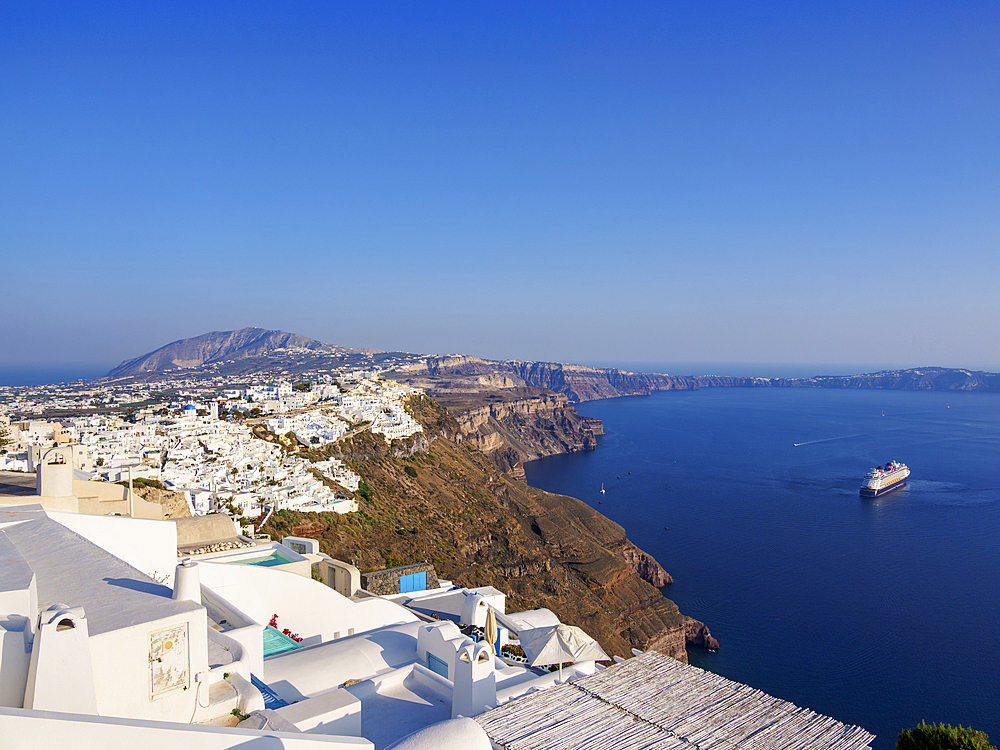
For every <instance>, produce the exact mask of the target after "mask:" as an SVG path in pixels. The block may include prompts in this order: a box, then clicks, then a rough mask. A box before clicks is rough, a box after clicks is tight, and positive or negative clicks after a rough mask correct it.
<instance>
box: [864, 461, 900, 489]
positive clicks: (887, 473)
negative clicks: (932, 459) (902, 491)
mask: <svg viewBox="0 0 1000 750" xmlns="http://www.w3.org/2000/svg"><path fill="white" fill-rule="evenodd" d="M908 476H910V470H909V469H908V468H907V466H906V464H901V463H900V462H899V461H890V462H889V463H887V464H886V465H885V466H876V467H875V468H874V469H872V470H871V471H869V472H868V473H867V474H865V483H864V484H863V485H861V494H862V495H864V496H865V497H878V496H879V495H884V494H885V493H887V492H892V491H893V490H895V489H898V488H900V487H902V486H903V485H904V484H906V478H907V477H908Z"/></svg>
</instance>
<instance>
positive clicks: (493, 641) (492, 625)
mask: <svg viewBox="0 0 1000 750" xmlns="http://www.w3.org/2000/svg"><path fill="white" fill-rule="evenodd" d="M483 633H484V634H485V635H486V640H487V641H489V643H490V648H492V649H493V651H494V653H496V650H497V635H499V631H498V630H497V613H496V612H494V611H493V607H487V608H486V626H485V627H484V628H483Z"/></svg>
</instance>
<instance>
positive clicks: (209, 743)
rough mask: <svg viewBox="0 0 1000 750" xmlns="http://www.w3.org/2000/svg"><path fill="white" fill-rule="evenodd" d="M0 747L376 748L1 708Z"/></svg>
mask: <svg viewBox="0 0 1000 750" xmlns="http://www.w3.org/2000/svg"><path fill="white" fill-rule="evenodd" d="M0 737H3V746H4V750H39V748H59V747H62V748H73V750H108V748H121V747H129V748H142V749H143V750H177V748H184V750H230V749H232V750H236V749H237V748H239V749H240V750H246V749H247V748H253V750H375V745H374V744H373V743H372V742H371V741H370V740H366V739H365V738H364V737H336V736H332V735H321V734H295V733H291V732H273V731H270V730H268V731H255V730H251V729H226V728H223V727H212V726H205V725H196V724H175V723H168V722H162V721H135V720H124V719H115V718H109V717H104V716H82V715H79V714H61V713H54V712H49V711H24V710H19V709H9V708H0Z"/></svg>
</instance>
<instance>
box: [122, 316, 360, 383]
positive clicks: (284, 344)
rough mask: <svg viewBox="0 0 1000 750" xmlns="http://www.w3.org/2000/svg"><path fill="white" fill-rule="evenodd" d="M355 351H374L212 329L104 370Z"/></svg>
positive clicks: (127, 371) (135, 371) (280, 334)
mask: <svg viewBox="0 0 1000 750" xmlns="http://www.w3.org/2000/svg"><path fill="white" fill-rule="evenodd" d="M359 351H376V350H374V349H372V350H359V349H346V348H344V347H341V346H336V345H335V344H325V343H323V342H322V341H317V340H316V339H310V338H306V337H305V336H299V335H298V334H295V333H288V332H287V331H271V330H267V329H264V328H241V329H239V330H238V331H212V332H211V333H204V334H202V335H201V336H196V337H195V338H191V339H180V340H178V341H174V342H172V343H170V344H167V345H166V346H163V347H160V348H159V349H157V350H156V351H155V352H150V353H149V354H144V355H142V356H141V357H136V358H135V359H130V360H128V361H126V362H122V363H121V364H120V365H118V366H117V367H116V368H114V369H113V370H112V371H111V372H109V373H108V377H110V378H120V377H132V376H136V375H141V374H142V373H147V372H161V371H165V370H173V369H177V368H182V369H190V368H196V367H201V366H202V365H206V364H209V365H210V364H218V363H222V362H228V361H232V360H241V359H252V358H259V357H273V356H278V355H288V354H294V353H311V354H327V355H330V354H338V353H357V352H359Z"/></svg>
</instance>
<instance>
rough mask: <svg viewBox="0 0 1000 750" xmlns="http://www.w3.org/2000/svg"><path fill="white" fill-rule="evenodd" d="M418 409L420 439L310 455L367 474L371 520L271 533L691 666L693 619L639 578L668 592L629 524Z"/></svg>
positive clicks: (302, 516) (297, 519)
mask: <svg viewBox="0 0 1000 750" xmlns="http://www.w3.org/2000/svg"><path fill="white" fill-rule="evenodd" d="M408 409H409V411H410V413H411V414H412V415H413V416H414V417H415V418H417V419H418V420H419V421H420V422H421V424H422V425H423V426H424V433H423V434H420V435H418V436H415V437H414V438H412V439H407V440H402V441H393V443H392V444H391V445H388V444H386V443H385V441H384V440H383V439H382V438H381V437H380V436H375V435H372V434H371V433H362V434H359V435H356V436H355V437H353V438H350V439H348V440H345V441H342V442H341V443H338V444H334V445H331V446H328V447H327V448H326V449H325V450H324V451H323V452H320V451H307V450H303V452H304V454H306V455H308V456H309V457H311V458H315V459H320V458H322V457H323V456H324V455H331V454H335V455H339V456H340V457H341V458H342V459H343V460H344V461H345V462H347V463H348V464H349V465H350V466H351V467H352V468H353V469H354V470H355V471H357V472H358V473H359V474H360V475H361V476H362V477H363V479H364V481H365V488H364V489H363V490H362V491H361V492H360V493H359V494H358V500H359V505H360V508H361V510H360V512H358V513H351V514H346V515H339V514H335V513H325V514H318V515H317V514H306V513H295V512H291V511H278V512H276V513H275V514H274V515H273V516H272V518H271V521H270V531H271V533H273V534H275V535H283V534H290V533H291V534H295V535H300V536H310V537H315V538H317V539H319V540H320V541H321V545H322V549H323V551H324V552H326V553H328V554H330V555H331V556H333V557H336V558H338V559H341V560H347V561H351V562H353V563H354V564H356V565H357V566H358V567H359V568H361V569H362V570H372V569H378V568H383V567H388V566H390V565H394V564H399V563H401V562H416V561H424V560H426V561H428V562H431V563H433V564H434V566H435V568H436V569H437V571H438V573H439V574H440V575H441V576H442V577H444V578H446V579H450V580H452V581H454V582H455V583H457V584H460V585H464V586H486V585H492V586H496V587H497V588H498V589H500V590H502V591H504V592H506V593H507V597H508V605H507V609H508V611H518V610H522V609H533V608H537V607H547V608H549V609H551V610H552V611H553V612H555V613H556V614H557V615H558V616H559V618H560V619H561V620H562V621H563V622H567V623H573V624H577V625H580V626H581V627H583V628H584V629H585V630H586V631H587V632H589V633H590V634H591V635H593V636H594V637H595V638H597V640H598V641H600V643H601V645H602V646H603V647H604V649H605V650H606V651H607V653H608V654H610V655H620V656H627V655H628V654H629V651H630V649H632V648H640V649H645V648H651V647H654V646H655V647H656V648H657V649H658V650H660V651H661V652H663V653H666V654H669V655H670V656H673V657H675V658H678V659H680V660H682V661H686V659H687V653H686V650H685V644H686V641H687V628H686V625H685V622H684V617H683V615H681V613H680V612H679V611H678V609H677V606H676V605H675V604H674V603H673V602H672V601H670V600H669V599H666V598H665V597H664V596H663V594H662V593H661V592H660V590H659V589H658V588H657V587H656V586H654V585H652V584H651V583H649V582H647V581H646V580H644V579H643V577H641V575H640V574H642V575H647V576H651V577H653V579H654V580H655V581H656V582H657V583H662V582H663V580H665V579H664V578H663V576H666V573H665V571H663V570H662V568H660V567H659V565H658V564H656V563H655V561H654V560H652V558H651V557H650V556H649V555H646V554H645V553H643V552H642V551H641V550H638V549H637V548H636V547H635V546H634V545H633V544H632V543H631V542H630V541H629V540H628V538H627V537H626V535H625V531H624V529H622V527H621V526H619V525H618V524H616V523H614V522H613V521H611V520H610V519H608V518H606V517H604V516H603V515H601V514H600V513H598V512H597V511H596V510H594V509H593V508H591V507H590V506H588V505H587V504H586V503H583V502H581V501H580V500H576V499H575V498H571V497H565V496H561V495H554V494H551V493H548V492H544V491H542V490H539V489H536V488H533V487H529V486H528V485H526V484H525V483H524V482H521V481H518V480H516V479H514V478H513V477H510V476H508V475H505V474H504V473H502V472H501V471H500V470H499V469H498V468H497V466H496V465H495V464H494V463H493V462H492V461H491V460H490V458H489V457H487V456H486V455H485V454H484V453H482V452H481V451H480V450H478V449H477V448H476V447H475V446H474V445H473V442H472V441H467V440H465V438H464V436H463V431H462V429H461V427H460V425H459V423H458V421H457V420H456V419H455V418H454V417H453V416H452V415H451V414H449V413H448V412H447V410H445V409H444V408H443V407H441V406H440V405H439V404H437V403H436V402H435V401H434V400H433V399H430V398H428V397H426V396H419V397H414V398H413V399H411V401H410V403H409V406H408ZM637 570H638V571H639V573H637V572H636V571H637ZM666 577H667V578H669V576H666Z"/></svg>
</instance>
